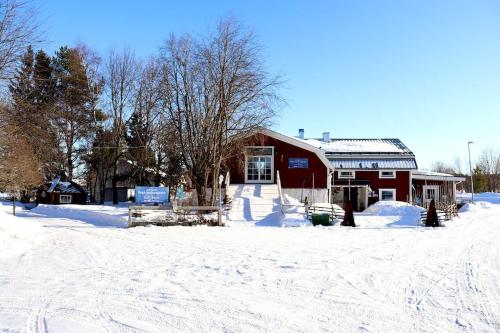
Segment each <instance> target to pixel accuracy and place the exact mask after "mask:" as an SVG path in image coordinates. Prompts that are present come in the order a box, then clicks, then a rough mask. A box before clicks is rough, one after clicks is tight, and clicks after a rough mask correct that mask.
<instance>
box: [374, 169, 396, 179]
mask: <svg viewBox="0 0 500 333" xmlns="http://www.w3.org/2000/svg"><path fill="white" fill-rule="evenodd" d="M384 172H392V175H390V176H384V175H383V173H384ZM378 178H380V179H396V170H379V172H378Z"/></svg>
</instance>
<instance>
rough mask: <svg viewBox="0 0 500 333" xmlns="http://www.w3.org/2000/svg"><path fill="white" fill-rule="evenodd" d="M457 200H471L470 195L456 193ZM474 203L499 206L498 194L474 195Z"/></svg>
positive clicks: (499, 198) (499, 194)
mask: <svg viewBox="0 0 500 333" xmlns="http://www.w3.org/2000/svg"><path fill="white" fill-rule="evenodd" d="M457 200H464V201H470V200H472V194H471V193H457ZM474 201H484V202H489V203H494V204H500V193H493V192H485V193H476V194H474Z"/></svg>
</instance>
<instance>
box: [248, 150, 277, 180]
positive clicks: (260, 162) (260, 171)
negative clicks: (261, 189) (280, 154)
mask: <svg viewBox="0 0 500 333" xmlns="http://www.w3.org/2000/svg"><path fill="white" fill-rule="evenodd" d="M246 162H247V163H246V182H247V183H272V182H273V176H274V175H273V174H274V172H273V157H272V156H247V161H246Z"/></svg>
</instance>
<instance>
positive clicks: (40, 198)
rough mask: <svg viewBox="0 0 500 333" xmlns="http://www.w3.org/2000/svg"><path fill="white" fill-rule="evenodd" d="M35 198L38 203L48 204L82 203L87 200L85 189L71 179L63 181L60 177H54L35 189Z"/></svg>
mask: <svg viewBox="0 0 500 333" xmlns="http://www.w3.org/2000/svg"><path fill="white" fill-rule="evenodd" d="M36 200H37V202H38V203H43V204H50V205H59V204H79V205H84V204H85V203H86V202H87V191H85V189H84V188H83V187H81V186H80V185H78V184H77V183H75V182H73V181H70V180H67V181H63V180H61V177H56V178H54V179H53V180H52V182H50V183H47V184H45V185H43V186H41V187H40V188H39V189H38V190H37V193H36Z"/></svg>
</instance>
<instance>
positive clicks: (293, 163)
mask: <svg viewBox="0 0 500 333" xmlns="http://www.w3.org/2000/svg"><path fill="white" fill-rule="evenodd" d="M308 168H309V159H308V158H289V159H288V169H308Z"/></svg>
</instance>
